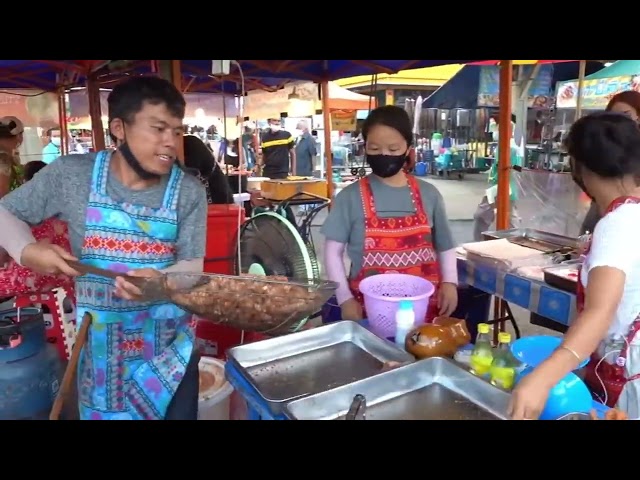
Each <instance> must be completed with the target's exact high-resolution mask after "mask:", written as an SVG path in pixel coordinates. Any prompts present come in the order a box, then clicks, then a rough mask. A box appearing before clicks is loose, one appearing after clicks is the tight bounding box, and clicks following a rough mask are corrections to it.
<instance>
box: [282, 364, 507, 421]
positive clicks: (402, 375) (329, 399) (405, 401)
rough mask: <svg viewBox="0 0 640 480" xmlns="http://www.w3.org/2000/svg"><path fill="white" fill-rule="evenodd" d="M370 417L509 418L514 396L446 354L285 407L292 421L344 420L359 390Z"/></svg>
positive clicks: (367, 416) (388, 418)
mask: <svg viewBox="0 0 640 480" xmlns="http://www.w3.org/2000/svg"><path fill="white" fill-rule="evenodd" d="M358 394H360V395H364V397H365V399H366V403H367V407H366V411H365V419H366V420H506V419H507V418H508V417H507V413H506V412H507V408H508V405H509V400H510V398H511V395H510V394H509V393H507V392H505V391H504V390H501V389H499V388H497V387H494V386H493V385H491V384H490V383H489V382H487V381H485V380H483V379H481V378H478V377H476V376H474V375H472V374H471V373H469V372H468V371H467V370H465V369H464V368H463V367H462V366H460V365H459V364H458V363H456V362H454V361H452V360H449V359H446V358H428V359H424V360H420V361H418V362H414V363H412V364H410V365H405V366H402V367H399V368H397V369H396V370H391V371H388V372H385V373H383V374H380V375H377V376H375V377H373V378H368V379H365V380H361V381H359V382H356V383H352V384H349V385H345V386H342V387H339V388H336V389H334V390H331V391H327V392H324V393H320V394H318V395H312V396H309V397H306V398H302V399H299V400H295V401H293V402H291V403H289V404H288V405H287V406H286V407H285V415H286V416H287V417H288V418H290V419H292V420H342V419H344V418H345V415H346V413H347V411H348V409H349V406H350V405H351V402H352V401H353V399H354V397H355V396H356V395H358Z"/></svg>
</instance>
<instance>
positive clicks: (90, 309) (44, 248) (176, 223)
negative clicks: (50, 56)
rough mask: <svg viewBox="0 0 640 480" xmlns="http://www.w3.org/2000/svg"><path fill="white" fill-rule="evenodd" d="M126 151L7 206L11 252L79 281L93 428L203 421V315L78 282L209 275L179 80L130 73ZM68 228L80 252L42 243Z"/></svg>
mask: <svg viewBox="0 0 640 480" xmlns="http://www.w3.org/2000/svg"><path fill="white" fill-rule="evenodd" d="M107 102H108V107H109V110H108V111H109V130H110V134H111V137H112V140H114V143H116V145H117V149H116V150H115V151H101V152H97V153H91V154H85V155H68V156H63V157H61V158H59V159H57V160H56V161H55V162H52V163H51V164H49V165H48V166H47V167H46V168H44V169H42V170H41V171H40V172H39V173H38V174H37V175H35V176H34V177H33V179H32V180H30V181H29V182H27V183H25V184H24V185H22V186H21V187H20V188H17V189H16V190H14V191H13V192H11V193H10V194H8V195H7V196H5V197H4V198H2V200H0V247H2V248H4V249H5V250H7V252H8V253H9V255H10V256H11V257H12V258H13V259H14V260H15V261H16V262H18V263H20V264H21V265H23V266H25V267H27V268H30V269H31V270H33V271H35V272H38V273H48V274H56V273H64V274H67V275H70V276H77V278H76V299H77V306H76V309H77V318H76V324H77V328H81V325H82V323H83V322H85V321H90V322H91V324H90V326H89V333H88V337H87V341H86V343H85V346H84V347H83V349H82V352H81V355H80V359H79V363H78V375H77V379H78V381H77V385H78V404H79V413H80V419H81V420H162V419H165V420H196V419H197V413H198V388H199V370H198V362H199V355H198V352H197V350H196V349H195V348H194V341H195V339H194V332H193V324H194V322H193V316H192V315H190V314H188V313H187V312H185V311H184V310H182V309H180V308H178V307H177V306H176V305H173V304H171V303H166V302H161V301H146V300H144V298H143V297H142V292H141V291H140V289H139V288H137V287H136V286H135V285H133V284H132V283H131V282H128V281H127V280H126V279H125V278H123V277H118V278H116V279H115V281H113V280H105V279H103V278H100V277H96V276H93V275H84V276H78V272H77V271H75V270H74V269H73V268H71V266H70V265H69V264H68V263H67V262H68V261H70V260H79V261H80V262H81V263H83V264H86V265H90V266H94V267H99V268H104V269H110V270H113V271H116V272H122V273H126V274H128V275H129V276H137V277H141V278H152V277H156V278H157V277H158V276H160V275H161V274H162V273H164V272H171V271H177V272H195V273H200V272H202V269H203V265H204V256H205V240H206V232H205V229H204V228H203V227H204V225H206V221H207V201H206V193H205V189H204V187H203V186H202V184H201V183H200V182H199V181H198V180H197V179H196V178H194V177H193V176H192V175H188V174H186V173H185V172H184V170H183V169H182V168H180V167H179V166H178V165H177V164H176V154H177V148H178V142H180V141H182V136H183V135H182V134H183V130H182V124H183V119H184V113H185V107H186V104H185V100H184V97H183V96H182V94H181V93H180V91H179V90H178V89H177V88H176V87H175V86H174V85H173V84H172V83H170V82H168V81H166V80H164V79H161V78H157V77H137V76H136V77H130V78H128V79H126V80H124V81H123V82H121V83H119V84H118V85H116V86H115V87H114V89H113V90H112V91H111V92H110V93H109V97H108V100H107ZM51 217H56V218H59V219H60V220H62V221H65V222H67V224H68V226H69V233H70V239H71V254H69V253H67V252H65V251H64V250H63V249H62V248H60V247H58V246H56V245H51V244H48V243H45V242H36V241H35V240H34V238H33V235H32V234H31V230H30V229H29V225H36V224H39V223H41V222H42V221H43V220H45V219H47V218H51Z"/></svg>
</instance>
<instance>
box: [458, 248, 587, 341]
mask: <svg viewBox="0 0 640 480" xmlns="http://www.w3.org/2000/svg"><path fill="white" fill-rule="evenodd" d="M458 279H459V282H460V283H461V284H462V283H463V284H467V285H469V286H471V287H475V288H477V289H478V290H482V291H483V292H486V293H488V294H490V295H495V296H496V297H498V298H500V299H502V300H504V301H505V302H507V303H510V304H514V305H518V306H519V307H522V308H524V309H526V310H528V311H530V312H532V313H535V314H538V315H540V316H542V317H545V318H548V319H550V320H552V321H554V322H556V323H557V324H559V327H560V329H561V330H563V329H564V328H565V327H568V326H569V324H570V323H571V321H572V319H574V318H575V316H576V314H577V310H576V296H575V295H574V294H572V293H569V292H566V291H563V290H560V289H558V288H555V287H552V286H550V285H547V284H546V283H544V282H540V281H537V280H534V279H531V278H527V277H523V276H520V275H517V274H515V273H509V272H505V271H504V270H500V269H499V268H497V267H494V266H491V265H487V264H478V263H476V262H473V261H470V260H468V259H466V258H464V257H463V256H458Z"/></svg>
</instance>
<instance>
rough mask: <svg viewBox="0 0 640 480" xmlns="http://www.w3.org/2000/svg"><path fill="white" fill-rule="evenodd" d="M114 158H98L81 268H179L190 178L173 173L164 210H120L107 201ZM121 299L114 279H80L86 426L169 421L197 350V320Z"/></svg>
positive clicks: (168, 307) (81, 394) (81, 396)
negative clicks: (85, 325)
mask: <svg viewBox="0 0 640 480" xmlns="http://www.w3.org/2000/svg"><path fill="white" fill-rule="evenodd" d="M110 159H111V155H110V154H109V153H107V152H100V153H99V154H98V155H97V158H96V163H95V166H94V169H93V175H92V180H91V194H90V197H89V204H88V206H87V215H86V223H85V228H86V233H85V237H84V245H83V248H82V255H81V261H82V262H83V263H86V264H88V265H93V266H96V267H100V268H107V269H110V270H115V271H118V272H123V273H124V272H127V271H129V270H134V269H140V268H154V269H158V270H160V269H163V268H166V267H169V266H170V265H173V264H174V263H175V250H176V247H175V243H176V239H177V235H178V213H177V203H178V197H179V194H180V187H181V184H182V179H183V176H184V172H182V171H181V170H180V169H179V168H178V167H177V166H174V167H173V169H172V171H171V176H170V179H169V184H168V185H167V189H166V191H165V194H164V199H163V202H162V206H161V207H160V208H159V209H153V208H148V207H143V206H137V205H131V204H129V203H117V202H116V201H114V200H113V199H112V198H111V197H109V195H108V194H107V178H108V176H109V163H110ZM113 292H114V288H113V280H108V279H104V278H101V277H96V276H91V275H87V276H83V277H79V278H78V280H77V284H76V294H77V311H78V317H77V325H78V328H79V327H80V324H81V323H82V320H83V317H84V315H85V314H89V315H90V317H91V319H92V325H91V328H90V329H89V335H88V338H87V343H86V346H85V348H84V349H83V351H82V356H81V359H80V362H79V366H78V400H79V409H80V419H81V420H159V419H162V418H164V416H165V413H166V411H167V407H168V405H169V403H170V401H171V399H172V397H173V394H174V393H175V391H176V389H177V388H178V386H179V385H180V382H181V380H182V378H183V375H184V372H185V369H186V365H187V363H188V362H189V359H190V357H191V354H192V351H193V345H194V338H193V323H192V316H191V315H189V314H187V313H186V312H185V311H183V310H181V309H179V308H178V307H176V306H175V305H173V304H168V303H158V302H153V303H142V302H133V301H128V300H123V299H120V298H118V297H116V296H115V295H114V293H113Z"/></svg>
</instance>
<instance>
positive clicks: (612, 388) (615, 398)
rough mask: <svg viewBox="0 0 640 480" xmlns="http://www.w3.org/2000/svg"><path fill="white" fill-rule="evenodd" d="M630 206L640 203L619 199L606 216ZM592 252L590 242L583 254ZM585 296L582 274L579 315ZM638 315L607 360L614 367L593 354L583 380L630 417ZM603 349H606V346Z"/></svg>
mask: <svg viewBox="0 0 640 480" xmlns="http://www.w3.org/2000/svg"><path fill="white" fill-rule="evenodd" d="M628 203H640V198H636V197H621V198H618V199H616V200H614V201H613V202H612V203H611V205H610V206H609V208H608V209H607V211H606V212H605V215H607V214H609V213H611V212H613V211H614V210H615V209H616V208H618V207H619V206H621V205H625V204H628ZM591 238H593V237H591ZM590 249H591V241H589V242H588V244H587V246H586V249H585V252H584V255H585V256H587V255H588V254H589V251H590ZM584 294H585V291H584V287H583V285H582V270H580V273H579V275H578V295H577V298H576V304H577V308H578V312H582V310H583V309H584V299H585V297H584ZM638 313H639V314H638V316H637V317H636V318H635V320H634V321H633V323H632V324H631V325H630V327H629V330H628V331H627V334H626V335H625V338H624V339H621V340H619V341H618V342H616V343H617V344H619V350H620V353H618V354H617V358H616V357H612V356H611V355H607V359H609V360H613V359H615V361H614V362H613V363H609V362H607V361H606V360H605V361H602V362H601V361H600V360H601V356H600V352H596V353H594V354H593V355H592V356H591V361H590V362H589V364H588V365H587V368H586V373H585V379H584V381H585V383H586V384H587V385H588V386H589V389H590V390H591V391H592V392H593V393H595V394H596V395H597V396H598V397H600V399H602V400H604V398H605V393H606V397H607V406H609V407H611V408H614V407H616V405H618V406H619V407H620V408H621V409H622V410H625V411H627V413H630V414H635V413H632V412H629V411H628V408H627V405H628V402H629V401H631V402H636V406H635V408H633V410H634V411H637V410H638V406H637V402H638V400H639V399H638V398H636V397H637V395H636V394H637V391H638V390H639V388H635V389H634V388H630V387H632V385H631V382H635V384H636V385H637V384H638V382H640V374H638V373H637V371H638V368H637V366H635V365H631V358H630V352H629V345H631V344H632V342H633V341H634V340H635V339H636V336H637V335H638V333H639V332H640V312H638ZM605 343H606V341H605ZM604 346H605V347H606V345H604ZM634 348H638V346H637V345H636V346H634ZM596 368H597V372H596ZM596 373H597V374H596ZM603 386H604V389H603ZM623 392H626V395H623Z"/></svg>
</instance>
